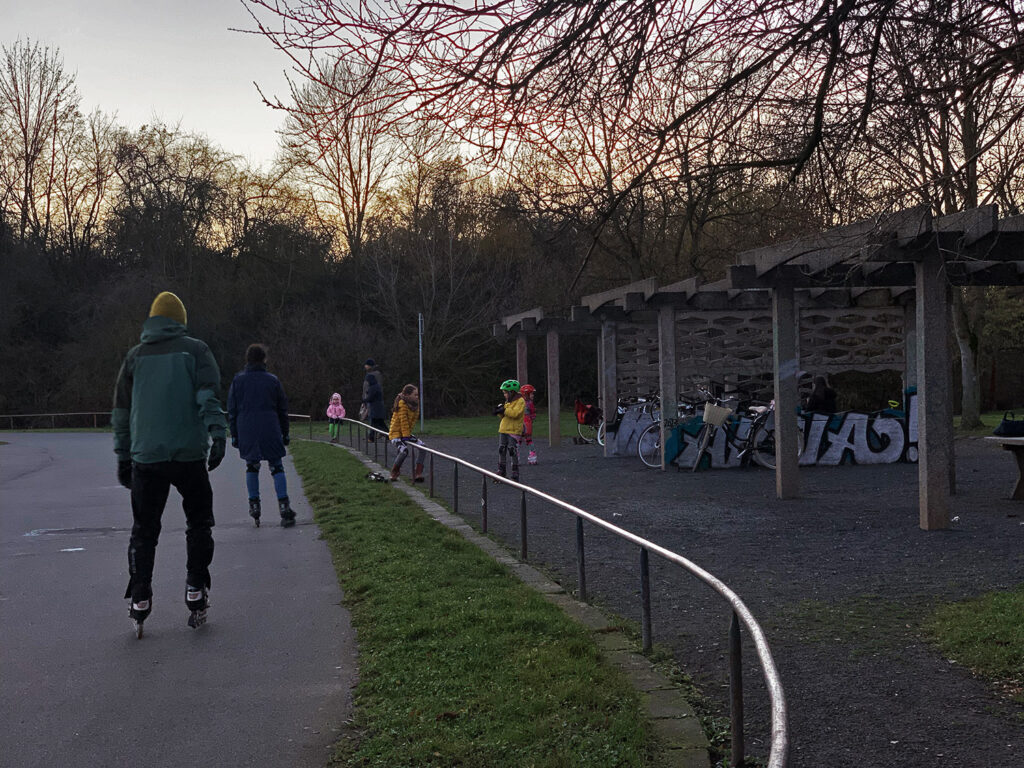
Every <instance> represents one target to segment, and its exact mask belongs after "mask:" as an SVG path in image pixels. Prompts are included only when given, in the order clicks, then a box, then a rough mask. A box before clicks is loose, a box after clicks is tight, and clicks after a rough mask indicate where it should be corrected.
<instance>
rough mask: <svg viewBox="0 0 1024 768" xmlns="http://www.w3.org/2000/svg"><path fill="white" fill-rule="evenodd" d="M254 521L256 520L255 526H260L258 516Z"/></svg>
mask: <svg viewBox="0 0 1024 768" xmlns="http://www.w3.org/2000/svg"><path fill="white" fill-rule="evenodd" d="M255 522H256V527H257V528H259V527H260V519H259V518H258V517H257V518H256V519H255Z"/></svg>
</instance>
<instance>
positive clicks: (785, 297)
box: [772, 280, 800, 499]
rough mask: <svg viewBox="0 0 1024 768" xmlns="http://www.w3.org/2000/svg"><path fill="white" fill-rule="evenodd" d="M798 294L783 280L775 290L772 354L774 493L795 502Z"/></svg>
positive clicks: (798, 360)
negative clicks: (773, 379)
mask: <svg viewBox="0 0 1024 768" xmlns="http://www.w3.org/2000/svg"><path fill="white" fill-rule="evenodd" d="M798 317H799V315H798V314H797V310H796V291H795V290H794V288H793V284H792V283H791V282H788V281H786V280H780V281H779V282H778V283H777V284H776V285H775V287H774V289H773V290H772V353H773V356H774V369H775V370H774V373H775V377H774V378H775V493H776V495H777V496H778V497H779V498H780V499H795V498H796V497H797V496H799V494H800V475H799V472H800V468H799V466H798V464H797V459H798V458H799V457H798V450H799V448H798V445H797V422H796V415H795V414H796V412H797V407H798V406H799V405H800V400H799V394H798V391H797V372H798V371H799V369H800V352H799V349H798V348H797V339H798V332H799V328H798V325H797V318H798Z"/></svg>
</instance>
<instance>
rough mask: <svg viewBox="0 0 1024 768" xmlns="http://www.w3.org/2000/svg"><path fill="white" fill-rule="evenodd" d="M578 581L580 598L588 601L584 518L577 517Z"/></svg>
mask: <svg viewBox="0 0 1024 768" xmlns="http://www.w3.org/2000/svg"><path fill="white" fill-rule="evenodd" d="M576 583H577V584H578V585H579V595H580V600H582V601H583V602H584V603H585V602H587V568H586V565H585V564H584V560H583V518H582V517H577V518H576Z"/></svg>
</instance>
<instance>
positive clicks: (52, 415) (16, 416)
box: [0, 411, 110, 429]
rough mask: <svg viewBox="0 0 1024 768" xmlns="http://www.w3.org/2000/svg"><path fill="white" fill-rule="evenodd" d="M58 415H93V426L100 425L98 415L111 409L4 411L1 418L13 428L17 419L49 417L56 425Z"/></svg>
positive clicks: (106, 413) (107, 414) (108, 412)
mask: <svg viewBox="0 0 1024 768" xmlns="http://www.w3.org/2000/svg"><path fill="white" fill-rule="evenodd" d="M58 416H92V417H93V420H92V423H93V427H97V428H98V427H99V424H98V422H97V421H96V417H97V416H110V411H81V412H78V413H4V414H0V419H7V420H8V421H10V424H11V427H10V428H11V429H14V420H15V419H40V418H45V417H49V419H50V425H51V426H55V424H56V419H57V417H58Z"/></svg>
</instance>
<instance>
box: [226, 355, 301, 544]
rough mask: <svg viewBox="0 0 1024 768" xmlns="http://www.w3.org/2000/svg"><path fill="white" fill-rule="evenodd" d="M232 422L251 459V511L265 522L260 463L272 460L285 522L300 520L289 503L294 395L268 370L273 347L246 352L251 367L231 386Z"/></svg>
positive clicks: (285, 524)
mask: <svg viewBox="0 0 1024 768" xmlns="http://www.w3.org/2000/svg"><path fill="white" fill-rule="evenodd" d="M228 422H229V424H230V425H231V444H232V445H233V446H235V447H236V448H237V449H238V452H239V454H241V456H242V459H243V460H244V461H245V486H246V489H247V490H248V492H249V514H250V515H251V516H252V518H253V520H255V521H256V526H257V527H259V524H260V513H261V509H260V474H259V473H260V462H262V461H266V462H267V464H269V465H270V475H271V477H273V479H274V490H275V491H276V492H277V505H278V509H279V511H280V513H281V525H282V526H283V527H285V528H288V527H290V526H292V525H295V512H293V511H292V508H291V506H289V504H288V482H287V480H286V479H285V474H284V463H283V461H282V460H283V459H284V454H285V446H286V445H288V442H289V436H288V426H289V425H288V398H287V397H286V396H285V394H284V388H283V387H282V386H281V382H280V381H279V380H278V378H277V376H275V375H274V374H272V373H269V372H268V371H267V350H266V347H264V346H263V345H262V344H250V345H249V348H248V349H247V350H246V351H245V369H244V370H242V371H239V372H238V373H236V374H235V378H234V380H233V381H232V382H231V389H229V390H228Z"/></svg>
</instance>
